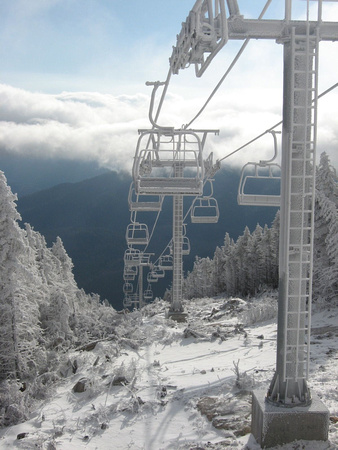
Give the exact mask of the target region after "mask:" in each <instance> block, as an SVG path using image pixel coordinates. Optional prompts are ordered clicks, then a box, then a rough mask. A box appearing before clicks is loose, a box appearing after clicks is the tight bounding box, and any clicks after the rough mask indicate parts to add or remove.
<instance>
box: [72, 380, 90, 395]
mask: <svg viewBox="0 0 338 450" xmlns="http://www.w3.org/2000/svg"><path fill="white" fill-rule="evenodd" d="M88 383H89V380H88V378H81V379H80V380H79V381H78V382H77V383H76V384H75V385H74V387H73V392H75V393H81V392H85V391H86V390H87V387H88Z"/></svg>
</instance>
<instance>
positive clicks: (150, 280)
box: [147, 270, 158, 283]
mask: <svg viewBox="0 0 338 450" xmlns="http://www.w3.org/2000/svg"><path fill="white" fill-rule="evenodd" d="M147 281H148V283H157V282H158V277H157V276H156V274H155V273H154V272H153V271H152V270H151V271H150V272H149V273H148V275H147Z"/></svg>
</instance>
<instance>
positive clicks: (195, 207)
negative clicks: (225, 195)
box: [190, 179, 219, 223]
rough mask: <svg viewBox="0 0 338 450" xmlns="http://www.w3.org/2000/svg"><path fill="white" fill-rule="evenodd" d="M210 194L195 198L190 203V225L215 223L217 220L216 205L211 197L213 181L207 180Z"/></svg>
mask: <svg viewBox="0 0 338 450" xmlns="http://www.w3.org/2000/svg"><path fill="white" fill-rule="evenodd" d="M208 181H209V183H210V189H211V192H210V194H209V195H208V196H207V195H206V196H203V197H196V198H195V199H194V201H193V203H192V207H191V213H190V218H191V222H192V223H217V222H218V219H219V209H218V203H217V200H216V199H215V198H213V197H212V195H213V184H212V182H213V180H210V179H209V180H208Z"/></svg>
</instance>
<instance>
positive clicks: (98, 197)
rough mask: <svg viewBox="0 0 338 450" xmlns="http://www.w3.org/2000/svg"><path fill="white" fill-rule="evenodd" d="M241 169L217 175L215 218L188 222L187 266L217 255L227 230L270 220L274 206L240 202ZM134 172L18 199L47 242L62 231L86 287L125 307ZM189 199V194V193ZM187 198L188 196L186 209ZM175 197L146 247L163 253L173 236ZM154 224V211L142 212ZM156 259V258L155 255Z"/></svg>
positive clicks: (77, 276)
mask: <svg viewBox="0 0 338 450" xmlns="http://www.w3.org/2000/svg"><path fill="white" fill-rule="evenodd" d="M238 182H239V171H236V170H233V169H230V168H224V169H222V170H220V171H219V173H218V174H216V176H215V181H214V196H215V198H216V199H217V200H218V203H219V208H220V219H219V222H218V223H217V224H211V225H210V224H190V219H188V220H187V234H188V236H189V238H190V242H191V253H190V255H189V256H187V257H185V258H184V269H185V271H187V270H191V268H192V265H193V262H194V259H195V255H198V256H201V257H205V256H213V253H214V251H215V248H216V246H221V245H223V240H224V235H225V233H226V232H228V233H229V234H230V236H231V237H233V238H234V239H236V238H237V237H238V236H239V235H240V234H241V233H242V232H243V230H244V228H245V226H248V227H249V228H250V229H254V228H255V226H256V224H257V223H258V222H259V223H260V224H261V225H262V226H264V225H265V223H267V224H268V225H270V223H271V222H272V220H273V219H274V217H275V213H276V210H277V209H276V208H264V207H245V206H238V205H237V200H236V199H237V185H238ZM130 183H131V176H130V175H129V174H128V173H127V172H108V173H104V174H101V175H98V176H95V177H92V178H89V179H86V180H82V181H79V182H76V183H62V184H59V185H57V186H54V187H51V188H48V189H45V190H42V191H39V192H35V193H33V194H30V195H27V196H23V197H21V198H19V199H18V211H19V213H20V214H21V216H22V220H23V222H27V223H29V224H30V225H31V226H33V227H34V229H35V230H36V231H39V232H40V233H41V234H43V235H44V236H45V238H46V241H47V243H48V244H51V243H52V242H54V241H55V239H56V237H57V236H60V237H61V239H62V240H63V242H64V245H65V248H66V250H67V253H68V254H69V256H70V257H71V258H72V260H73V263H74V276H75V279H76V281H77V283H78V285H79V287H82V288H83V289H84V290H85V291H86V292H95V293H98V294H100V296H101V297H102V298H103V299H107V300H108V301H109V302H110V303H111V304H112V305H113V306H114V307H115V308H117V309H120V308H121V307H122V298H123V294H122V286H123V256H124V251H125V249H126V248H127V244H126V241H125V232H126V227H127V225H128V223H129V222H130V212H129V208H128V192H129V186H130ZM190 200H191V199H190ZM188 202H189V198H186V199H185V210H186V209H187V208H188ZM171 208H172V201H171V199H170V198H166V199H165V201H164V204H163V210H162V213H161V215H160V218H159V220H158V223H157V227H156V230H155V233H154V239H153V241H152V243H151V244H150V245H149V249H148V250H147V251H149V252H154V253H156V254H159V253H161V251H162V250H163V249H164V247H165V246H166V244H167V243H168V242H169V240H170V238H171V230H172V225H171V224H172V211H171ZM140 217H141V218H142V221H143V220H145V221H146V220H147V218H149V221H148V220H147V223H149V227H150V229H151V227H152V223H153V222H154V220H155V218H156V214H154V213H142V214H140ZM155 259H156V258H155ZM170 283H171V280H170V279H168V278H166V279H165V280H162V282H161V283H158V284H157V286H156V287H155V286H154V288H155V289H154V292H155V294H156V295H160V296H161V295H163V293H164V290H165V288H166V287H168V286H169V285H170Z"/></svg>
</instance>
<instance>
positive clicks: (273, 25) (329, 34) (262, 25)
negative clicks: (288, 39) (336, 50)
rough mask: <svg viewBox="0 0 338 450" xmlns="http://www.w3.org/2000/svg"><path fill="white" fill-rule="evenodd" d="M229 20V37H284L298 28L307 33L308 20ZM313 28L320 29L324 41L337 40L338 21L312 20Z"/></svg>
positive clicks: (232, 18)
mask: <svg viewBox="0 0 338 450" xmlns="http://www.w3.org/2000/svg"><path fill="white" fill-rule="evenodd" d="M227 22H228V39H241V40H243V39H247V38H250V39H282V38H283V37H284V36H289V35H290V34H291V29H292V28H296V30H297V32H299V34H302V33H305V27H306V22H304V21H300V20H292V21H288V22H286V21H284V20H266V19H265V20H258V19H244V18H243V17H242V16H237V17H230V18H228V20H227ZM309 26H310V32H311V30H315V29H316V30H317V29H318V30H319V39H320V40H322V41H337V40H338V27H337V22H321V23H320V24H318V22H310V24H309Z"/></svg>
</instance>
